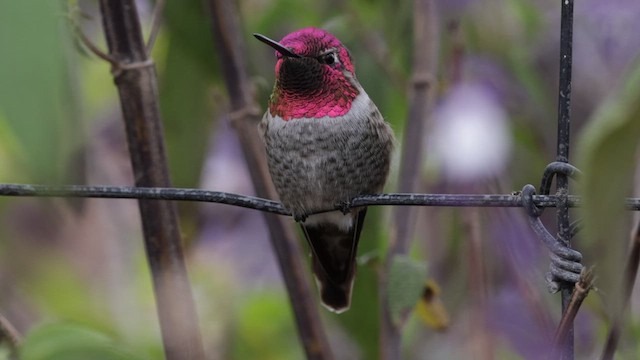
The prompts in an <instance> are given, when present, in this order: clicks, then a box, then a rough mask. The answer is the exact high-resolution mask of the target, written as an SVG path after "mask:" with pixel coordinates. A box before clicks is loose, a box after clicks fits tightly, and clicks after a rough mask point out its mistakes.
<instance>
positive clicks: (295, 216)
mask: <svg viewBox="0 0 640 360" xmlns="http://www.w3.org/2000/svg"><path fill="white" fill-rule="evenodd" d="M307 217H309V214H307V213H306V212H302V213H297V214H293V220H295V221H296V222H299V223H302V222H304V221H305V220H307Z"/></svg>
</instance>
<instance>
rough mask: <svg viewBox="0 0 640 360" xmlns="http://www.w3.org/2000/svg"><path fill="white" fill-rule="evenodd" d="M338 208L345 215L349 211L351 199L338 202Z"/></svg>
mask: <svg viewBox="0 0 640 360" xmlns="http://www.w3.org/2000/svg"><path fill="white" fill-rule="evenodd" d="M338 208H339V209H340V211H341V212H342V213H343V214H344V215H347V214H348V213H350V212H351V201H350V200H347V201H343V202H341V203H339V204H338Z"/></svg>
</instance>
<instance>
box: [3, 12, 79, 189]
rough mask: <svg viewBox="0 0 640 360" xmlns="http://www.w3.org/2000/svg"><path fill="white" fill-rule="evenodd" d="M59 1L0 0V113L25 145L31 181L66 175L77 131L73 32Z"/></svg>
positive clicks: (64, 176)
mask: <svg viewBox="0 0 640 360" xmlns="http://www.w3.org/2000/svg"><path fill="white" fill-rule="evenodd" d="M62 5H63V2H62V1H38V0H22V1H0V49H2V56H0V79H1V80H0V112H2V113H3V115H4V117H5V119H6V120H7V123H8V125H9V127H10V130H11V131H12V133H13V134H14V135H15V137H16V139H17V140H18V143H19V145H20V148H21V149H22V150H23V153H22V155H23V156H24V159H25V164H24V167H25V168H26V171H28V172H29V175H31V176H32V180H34V181H47V182H48V183H51V182H56V181H57V182H59V181H61V180H63V179H66V177H67V176H68V174H66V172H65V171H64V166H65V165H66V161H67V159H68V157H69V155H70V153H71V152H72V150H73V148H74V146H77V145H78V143H79V139H80V130H81V127H80V126H78V125H79V124H78V121H79V119H78V117H77V116H76V115H75V111H74V110H75V105H76V104H75V103H74V97H73V96H72V92H71V84H70V74H71V73H72V71H74V70H73V69H72V68H71V66H70V65H69V61H70V60H71V59H72V58H73V54H72V53H71V52H70V50H71V46H70V39H71V36H70V35H69V31H68V27H67V26H66V21H67V20H66V18H65V16H64V7H63V6H62ZM34 24H38V26H34ZM19 175H20V174H19ZM14 181H15V179H14Z"/></svg>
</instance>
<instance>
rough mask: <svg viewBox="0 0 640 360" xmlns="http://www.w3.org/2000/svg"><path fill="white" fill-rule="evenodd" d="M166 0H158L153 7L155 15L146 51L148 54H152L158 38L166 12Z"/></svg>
mask: <svg viewBox="0 0 640 360" xmlns="http://www.w3.org/2000/svg"><path fill="white" fill-rule="evenodd" d="M165 4H166V0H156V5H155V7H154V8H153V15H152V19H153V20H151V32H150V33H149V39H147V45H146V47H145V48H146V51H147V56H151V51H153V46H154V45H155V44H156V38H157V37H158V33H159V32H160V25H162V13H163V12H164V6H165Z"/></svg>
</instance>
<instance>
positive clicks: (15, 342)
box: [0, 314, 22, 356]
mask: <svg viewBox="0 0 640 360" xmlns="http://www.w3.org/2000/svg"><path fill="white" fill-rule="evenodd" d="M3 342H6V343H7V344H8V345H9V349H10V351H11V353H12V355H13V356H17V353H18V346H19V345H20V343H21V342H22V336H20V333H19V332H18V330H16V328H15V327H13V325H11V323H10V322H9V320H7V318H5V317H4V316H2V314H0V344H2V343H3Z"/></svg>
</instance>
